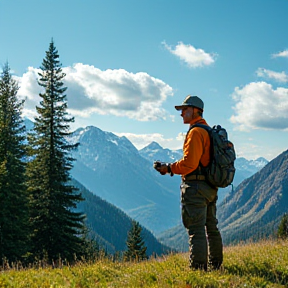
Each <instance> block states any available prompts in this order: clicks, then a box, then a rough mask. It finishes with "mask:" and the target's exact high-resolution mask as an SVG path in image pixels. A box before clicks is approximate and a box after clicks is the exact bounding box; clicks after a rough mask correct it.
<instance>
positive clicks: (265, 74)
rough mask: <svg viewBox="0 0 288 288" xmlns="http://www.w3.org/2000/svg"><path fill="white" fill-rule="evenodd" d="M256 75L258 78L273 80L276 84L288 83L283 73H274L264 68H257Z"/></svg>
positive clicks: (287, 78) (287, 76)
mask: <svg viewBox="0 0 288 288" xmlns="http://www.w3.org/2000/svg"><path fill="white" fill-rule="evenodd" d="M256 74H257V76H259V77H264V78H270V79H274V80H276V81H278V82H283V83H285V82H288V75H287V74H286V73H285V72H284V71H282V72H275V71H271V70H267V69H264V68H258V70H257V71H256Z"/></svg>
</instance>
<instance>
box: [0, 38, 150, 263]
mask: <svg viewBox="0 0 288 288" xmlns="http://www.w3.org/2000/svg"><path fill="white" fill-rule="evenodd" d="M40 69H41V72H40V73H39V78H38V84H39V85H40V86H41V87H42V88H43V89H42V90H43V92H42V93H40V94H39V97H40V100H41V101H40V103H39V105H38V106H36V115H37V116H36V117H35V118H34V120H35V121H34V128H33V129H32V130H31V131H29V132H28V133H26V129H25V125H24V121H23V119H22V117H21V115H22V110H23V105H24V100H19V99H18V98H17V92H18V90H19V86H18V83H17V82H16V81H15V80H14V79H13V77H12V74H11V71H10V67H9V64H8V63H6V64H5V65H4V66H3V71H2V74H1V77H0V264H3V262H5V261H8V262H15V261H22V262H23V263H31V262H33V261H35V260H37V259H45V260H46V261H47V262H48V263H53V262H55V261H58V259H65V260H66V261H67V262H69V263H72V262H73V261H74V260H75V257H82V256H84V257H85V256H87V254H89V253H91V249H92V250H94V249H95V243H93V241H92V242H91V239H89V237H88V236H87V228H86V227H85V223H84V219H85V215H84V214H83V213H82V212H76V209H75V208H76V206H77V203H79V202H81V201H83V200H84V199H83V198H82V196H81V193H79V191H78V190H77V188H75V187H74V186H73V185H71V177H70V170H71V169H72V167H73V161H74V160H75V159H73V157H72V156H71V152H72V151H73V150H74V149H76V148H77V146H78V145H79V143H70V142H69V141H68V140H67V139H68V138H69V135H71V133H72V132H71V131H70V124H71V123H72V122H74V118H73V117H71V116H69V114H68V112H67V96H66V94H65V91H66V90H67V87H64V83H63V78H64V77H65V73H63V71H62V65H61V63H60V61H59V54H58V51H57V49H56V47H55V45H54V41H53V40H52V41H51V42H50V44H49V49H48V51H46V56H45V58H44V59H43V62H42V65H41V66H40ZM139 227H140V226H139V223H137V222H133V225H132V228H131V231H132V232H131V231H130V234H129V236H128V239H127V247H128V250H127V251H130V248H129V247H132V248H131V249H134V250H135V249H140V250H139V251H140V252H139V253H138V252H137V253H135V251H134V252H131V251H130V252H131V253H130V252H127V253H126V254H125V255H126V258H127V259H133V258H137V259H146V258H147V257H146V254H145V253H146V247H145V246H144V242H143V241H142V239H141V236H140V232H141V227H140V228H139ZM133 229H134V230H133ZM139 229H140V230H139ZM133 231H134V232H133ZM131 233H134V234H135V233H136V235H134V236H133V235H132V234H131ZM133 239H134V240H135V241H136V242H137V245H138V246H137V245H136V246H133V241H134V240H133ZM128 243H129V246H128ZM131 243H132V244H131ZM133 253H134V254H133ZM85 254H86V255H85ZM138 254H139V255H138ZM134 256H135V257H134Z"/></svg>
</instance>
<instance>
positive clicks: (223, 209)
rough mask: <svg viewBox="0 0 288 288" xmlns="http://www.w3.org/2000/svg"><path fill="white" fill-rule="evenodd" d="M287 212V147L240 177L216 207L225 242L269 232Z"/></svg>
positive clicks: (269, 233)
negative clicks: (233, 188)
mask: <svg viewBox="0 0 288 288" xmlns="http://www.w3.org/2000/svg"><path fill="white" fill-rule="evenodd" d="M285 212H288V150H287V151H285V152H283V153H282V154H280V155H279V156H278V157H276V158H275V159H273V160H272V161H271V162H270V163H268V164H267V165H266V166H265V167H264V168H263V169H262V170H260V171H259V172H258V173H256V174H254V175H253V176H252V177H250V178H248V179H246V180H244V181H243V182H242V183H241V184H240V185H239V186H238V187H237V189H236V190H235V193H233V194H232V193H231V194H230V195H229V196H228V197H227V198H226V199H225V201H223V202H222V203H221V204H220V206H219V208H218V218H219V227H220V229H221V231H222V235H223V239H224V240H225V242H226V243H231V242H234V241H239V240H246V239H248V238H254V239H257V238H261V237H267V236H269V235H271V234H272V233H273V232H274V231H275V229H276V228H277V226H278V225H279V222H280V219H281V217H282V216H283V214H284V213H285Z"/></svg>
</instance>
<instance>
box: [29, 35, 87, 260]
mask: <svg viewBox="0 0 288 288" xmlns="http://www.w3.org/2000/svg"><path fill="white" fill-rule="evenodd" d="M61 66H62V65H61V63H60V62H59V55H58V51H57V50H56V47H55V45H54V42H53V40H52V41H51V43H50V45H49V49H48V51H46V57H45V58H44V59H43V62H42V66H41V67H40V69H41V73H39V76H40V78H39V81H38V84H39V85H40V86H41V87H43V88H44V92H43V93H40V94H39V96H40V98H41V99H42V101H41V102H40V106H37V107H36V109H37V113H38V115H37V117H35V125H34V129H33V131H32V133H30V134H29V135H28V141H29V144H30V151H29V156H30V161H29V163H28V165H27V176H28V184H29V185H28V187H29V188H28V191H29V194H30V220H31V227H32V235H31V239H32V243H33V246H32V252H33V255H34V256H35V257H37V258H40V259H42V258H43V257H47V258H48V260H49V261H53V260H56V259H59V257H61V258H62V259H67V260H68V261H72V259H73V257H74V256H75V254H76V255H80V254H81V247H82V246H83V241H84V239H83V237H82V235H83V229H84V224H83V219H84V216H83V214H82V213H78V212H75V209H74V208H76V205H77V203H78V202H79V201H82V200H83V198H82V196H81V194H80V193H78V192H77V189H76V188H75V187H74V186H72V185H71V184H69V183H71V182H70V180H71V179H70V173H69V172H70V170H71V168H72V167H73V161H74V159H73V158H72V157H71V152H72V151H73V149H75V148H76V147H77V145H78V144H77V143H76V144H70V143H69V142H68V141H67V137H69V135H70V134H71V132H70V131H69V130H70V123H71V122H73V121H74V118H73V117H70V116H69V115H68V113H67V111H66V110H67V99H66V95H65V91H66V89H67V87H63V86H64V84H63V82H62V80H63V78H64V77H65V73H63V72H62V68H61Z"/></svg>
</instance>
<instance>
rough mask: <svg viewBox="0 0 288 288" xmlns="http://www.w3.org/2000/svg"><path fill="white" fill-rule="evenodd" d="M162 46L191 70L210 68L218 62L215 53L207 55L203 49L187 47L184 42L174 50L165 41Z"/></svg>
mask: <svg viewBox="0 0 288 288" xmlns="http://www.w3.org/2000/svg"><path fill="white" fill-rule="evenodd" d="M162 44H163V45H164V47H165V48H166V49H167V50H168V51H169V52H170V53H172V54H174V55H176V56H177V57H179V58H180V59H181V60H182V61H184V62H185V63H186V64H187V65H188V66H189V67H191V68H197V67H203V66H208V65H211V64H213V63H214V62H215V60H216V54H215V53H207V52H205V51H204V50H203V49H197V48H195V47H194V46H192V45H189V44H188V45H185V44H183V43H182V42H179V43H178V44H177V45H176V46H175V48H174V49H173V48H172V46H169V45H168V44H167V43H166V42H165V41H164V42H162Z"/></svg>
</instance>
